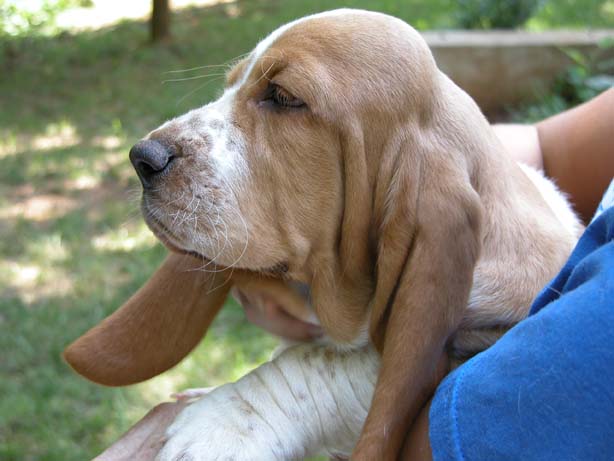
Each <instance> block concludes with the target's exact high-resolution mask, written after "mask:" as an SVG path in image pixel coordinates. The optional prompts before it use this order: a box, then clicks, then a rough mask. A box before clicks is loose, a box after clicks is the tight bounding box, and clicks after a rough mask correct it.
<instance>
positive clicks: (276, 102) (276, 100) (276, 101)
mask: <svg viewBox="0 0 614 461" xmlns="http://www.w3.org/2000/svg"><path fill="white" fill-rule="evenodd" d="M261 103H264V104H268V105H273V106H275V107H278V108H282V109H302V108H306V107H307V104H306V103H305V101H303V100H302V99H301V98H299V97H297V96H295V95H294V94H293V93H292V92H290V91H288V90H287V89H286V88H285V87H283V86H282V85H280V84H279V83H277V82H275V80H271V81H270V82H269V84H268V85H267V88H266V90H265V91H264V95H263V96H262V99H261Z"/></svg>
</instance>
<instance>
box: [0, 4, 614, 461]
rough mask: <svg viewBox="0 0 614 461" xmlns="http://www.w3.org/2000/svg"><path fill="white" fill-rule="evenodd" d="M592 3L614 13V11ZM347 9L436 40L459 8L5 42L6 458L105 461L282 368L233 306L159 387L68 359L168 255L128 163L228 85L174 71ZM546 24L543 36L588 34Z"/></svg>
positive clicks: (308, 8) (131, 25) (272, 11)
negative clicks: (215, 389) (175, 402)
mask: <svg viewBox="0 0 614 461" xmlns="http://www.w3.org/2000/svg"><path fill="white" fill-rule="evenodd" d="M550 3H552V4H554V3H553V2H550ZM571 3H572V2H571V1H568V2H566V3H565V5H567V4H569V5H571ZM588 3H591V4H593V6H595V7H597V6H598V7H599V8H603V5H606V6H607V5H610V7H609V8H610V10H608V11H612V8H611V6H612V3H613V2H612V1H609V2H603V1H601V2H590V1H589V2H588ZM597 3H599V5H597ZM341 4H343V5H345V6H352V7H361V8H370V9H377V10H381V11H385V12H389V13H392V14H395V15H397V16H400V17H402V18H404V19H406V20H409V21H410V22H411V23H412V24H414V25H416V26H417V27H418V28H421V29H426V28H432V27H444V28H445V27H450V26H451V25H452V24H453V14H454V4H455V2H453V1H452V0H412V1H393V0H382V1H375V0H352V1H347V2H331V1H324V0H312V1H308V0H300V1H298V0H297V1H284V2H282V1H281V0H277V1H257V0H253V1H241V2H238V3H233V4H228V5H219V6H215V7H208V8H198V9H196V8H195V9H188V10H184V11H182V12H180V13H178V14H176V15H175V17H174V24H173V34H174V37H173V41H172V43H171V44H169V45H165V46H156V47H152V46H149V45H148V44H147V35H148V31H147V25H146V24H144V23H142V22H139V21H129V22H123V23H120V24H119V25H117V26H113V27H108V28H104V29H101V30H97V31H90V32H83V33H79V34H70V33H61V34H59V35H56V36H53V37H40V36H39V37H37V36H30V37H22V38H18V39H12V40H10V41H8V40H5V41H4V42H0V107H1V108H2V110H0V161H1V167H0V254H1V256H2V264H1V265H0V351H2V352H1V355H0V375H1V379H0V459H2V460H3V461H12V460H20V461H28V460H41V459H44V460H45V461H55V460H57V461H71V460H83V459H88V458H91V457H92V456H94V455H95V454H97V453H98V452H99V451H101V450H102V449H103V448H104V447H106V446H107V445H109V444H110V443H111V442H112V441H113V440H114V439H115V438H116V437H117V436H118V435H119V434H121V433H122V432H123V431H125V430H126V429H127V428H128V427H129V426H130V425H131V424H132V423H133V422H134V421H136V420H137V419H138V418H139V417H140V416H142V415H143V414H144V413H145V411H146V410H147V409H148V408H149V407H150V406H151V405H153V404H154V403H157V402H158V401H160V400H163V399H165V398H166V397H167V395H168V394H169V393H170V392H171V391H173V390H176V389H181V388H185V387H202V386H210V385H216V384H220V383H223V382H227V381H229V380H233V379H236V378H238V377H239V376H241V375H242V374H244V373H245V372H246V371H247V370H249V369H251V368H253V367H254V366H256V365H257V364H259V363H261V362H262V361H264V360H266V359H267V358H268V356H269V354H270V351H271V350H272V348H273V346H274V344H275V341H274V340H273V339H272V338H271V337H269V336H267V335H266V334H264V333H262V332H260V331H259V330H258V329H256V328H255V327H252V326H250V325H249V324H247V323H246V322H245V320H244V316H243V313H242V311H241V309H240V308H239V307H238V306H237V305H235V304H234V303H232V302H229V303H228V305H227V306H226V308H225V309H224V310H223V311H222V314H221V315H220V316H219V318H218V319H217V320H216V321H215V323H214V325H213V327H212V329H211V331H210V333H209V335H208V336H207V338H206V339H205V340H204V341H203V342H202V343H201V345H200V346H199V347H198V348H197V350H196V351H195V352H194V353H193V354H192V355H191V356H190V357H189V358H188V359H186V360H185V361H184V362H182V363H181V364H180V365H179V366H178V367H176V368H175V369H173V370H170V371H169V372H167V373H165V374H164V375H162V376H160V377H157V378H155V379H153V380H151V381H149V382H147V383H143V384H139V385H136V386H131V387H128V388H123V389H110V388H103V387H100V386H96V385H93V384H91V383H88V382H86V381H85V380H83V379H81V378H80V377H78V376H77V375H75V374H74V373H73V372H71V370H70V369H69V368H68V367H67V365H66V364H64V363H63V362H62V360H61V358H60V354H61V351H62V350H63V348H64V347H65V346H66V345H67V344H68V343H69V342H70V341H72V340H73V339H74V338H76V337H77V336H79V335H80V334H81V333H83V332H84V331H85V330H86V329H88V328H89V327H91V326H92V325H94V324H96V323H97V322H98V321H100V320H101V319H102V318H103V317H105V316H106V315H108V314H109V313H110V312H112V311H113V310H114V309H115V308H116V307H118V306H119V305H120V304H121V303H122V302H123V301H124V300H125V299H126V298H127V297H128V296H130V295H131V294H132V293H133V292H134V291H135V290H136V289H137V288H138V287H139V286H140V285H141V284H142V283H143V282H144V281H145V280H146V279H147V278H148V276H149V275H150V273H151V272H152V271H153V270H154V269H155V267H156V266H157V264H158V263H159V262H160V261H161V260H162V258H163V257H164V254H165V250H164V249H163V248H162V247H161V246H160V245H159V244H158V243H156V241H155V239H154V238H153V237H152V236H151V234H150V233H149V232H148V230H147V229H146V228H145V226H144V224H143V223H142V220H141V218H140V216H139V214H138V205H137V202H138V200H137V196H138V189H139V187H138V184H137V181H136V178H135V175H134V174H133V173H132V169H131V167H130V166H129V164H128V160H127V151H128V149H129V148H130V146H131V145H132V144H133V143H134V142H135V141H136V140H138V139H139V138H140V137H141V136H143V135H144V134H145V133H146V132H147V131H149V130H150V129H152V128H154V127H156V126H157V125H158V124H160V123H161V122H163V121H164V120H166V119H168V118H170V117H173V116H175V115H178V114H180V113H183V112H185V111H186V110H187V109H189V108H193V107H196V106H198V105H201V104H203V103H205V102H207V101H208V100H210V99H211V98H212V97H214V96H215V95H216V94H217V92H218V91H219V89H220V86H221V76H212V77H210V78H203V79H202V80H196V81H188V82H183V83H167V84H162V83H161V81H162V80H164V79H165V78H167V76H166V75H165V74H164V73H163V72H165V71H169V70H174V69H185V68H190V67H196V66H202V65H208V64H219V63H224V62H228V61H229V60H231V59H232V58H233V57H235V56H238V55H241V54H242V53H245V52H247V51H249V50H250V49H251V48H252V47H253V45H254V44H255V43H256V42H257V40H258V39H259V38H262V37H263V36H265V35H266V34H267V33H268V32H269V31H271V30H272V29H274V28H275V27H277V26H278V25H280V24H281V23H284V22H286V21H288V20H290V19H292V18H295V17H298V16H302V15H304V14H307V13H310V12H315V11H320V10H324V9H330V8H332V7H333V6H339V5H341ZM558 4H559V2H557V5H558ZM569 5H568V6H569ZM569 7H570V8H571V6H569ZM581 11H582V14H584V15H585V17H589V16H590V18H592V19H591V21H592V22H591V24H592V25H599V26H603V25H607V24H610V25H611V24H612V14H610V15H609V16H608V15H607V14H604V13H599V14H596V13H595V11H596V10H595V8H593V9H592V10H590V11H589V9H586V8H584V9H581ZM591 11H592V13H591ZM599 11H601V10H599ZM540 14H541V16H540ZM540 14H538V15H537V16H536V18H537V19H536V18H534V19H532V20H531V21H533V25H532V26H531V23H530V24H529V25H530V26H531V27H535V28H540V27H547V26H550V25H580V24H581V23H577V24H576V23H574V22H573V21H570V20H569V17H570V13H569V12H568V13H567V14H568V16H566V17H560V14H559V10H557V9H553V8H550V9H546V10H544V12H541V13H540ZM591 14H592V16H591ZM586 15H589V16H586ZM584 20H585V19H582V21H584ZM608 21H609V22H608ZM188 75H191V76H195V75H198V74H188Z"/></svg>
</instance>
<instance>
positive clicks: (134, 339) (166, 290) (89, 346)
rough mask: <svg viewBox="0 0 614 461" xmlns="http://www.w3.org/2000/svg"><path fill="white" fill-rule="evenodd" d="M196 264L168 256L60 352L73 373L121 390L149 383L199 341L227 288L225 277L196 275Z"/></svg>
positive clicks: (222, 273) (217, 273)
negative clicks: (142, 282) (115, 307)
mask: <svg viewBox="0 0 614 461" xmlns="http://www.w3.org/2000/svg"><path fill="white" fill-rule="evenodd" d="M200 265H201V263H200V261H198V260H197V259H195V258H193V257H191V256H184V255H178V254H170V255H169V256H168V257H167V258H166V260H165V261H164V262H163V264H162V265H161V266H160V268H159V269H158V270H157V271H156V272H155V273H154V275H153V276H152V277H151V278H150V279H149V280H148V282H147V283H146V284H145V285H144V286H143V287H142V288H141V289H140V290H139V291H138V292H137V293H136V294H134V295H133V296H132V297H131V298H130V299H129V300H128V301H127V302H126V303H125V304H124V305H123V306H122V307H120V308H119V309H118V310H117V311H115V312H114V313H113V314H111V315H110V316H109V317H107V318H106V319H104V320H103V321H102V322H101V323H99V324H98V325H96V326H95V327H94V328H92V329H91V330H89V331H88V332H87V333H85V334H84V335H83V336H81V337H80V338H78V339H77V340H76V341H75V342H73V343H72V344H71V345H70V346H68V347H67V348H66V349H65V351H64V358H65V359H66V361H67V362H68V363H69V364H70V366H71V367H73V368H74V369H75V371H77V373H79V374H81V375H83V376H85V377H86V378H87V379H90V380H92V381H94V382H97V383H99V384H104V385H107V386H124V385H127V384H134V383H138V382H141V381H144V380H146V379H149V378H152V377H154V376H156V375H158V374H160V373H162V372H163V371H166V370H168V369H169V368H171V367H172V366H174V365H176V364H177V363H178V362H179V361H180V360H181V359H183V358H184V357H185V356H186V355H187V354H188V353H189V352H190V351H191V350H192V349H193V348H194V347H195V346H196V344H198V342H199V341H200V340H201V338H202V337H203V335H204V334H205V332H206V331H207V328H208V327H209V325H210V324H211V322H212V320H213V318H214V317H215V315H216V314H217V313H218V311H219V310H220V308H221V307H222V305H223V304H224V301H225V299H226V297H227V294H228V290H229V289H230V285H231V284H230V282H229V275H228V273H226V272H215V273H213V272H207V273H205V272H202V271H199V270H197V268H198V267H199V266H200Z"/></svg>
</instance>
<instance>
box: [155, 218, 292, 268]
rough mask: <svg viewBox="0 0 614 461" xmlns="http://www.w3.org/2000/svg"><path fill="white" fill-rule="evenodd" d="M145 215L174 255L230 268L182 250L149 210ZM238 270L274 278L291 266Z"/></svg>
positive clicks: (159, 238)
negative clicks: (190, 257) (181, 255)
mask: <svg viewBox="0 0 614 461" xmlns="http://www.w3.org/2000/svg"><path fill="white" fill-rule="evenodd" d="M144 215H145V216H146V219H145V220H146V221H147V224H148V225H149V228H150V229H151V231H152V232H153V233H154V235H155V236H156V237H157V238H158V240H160V242H162V244H163V245H164V246H165V247H166V248H168V249H169V250H170V251H172V252H173V253H178V254H183V255H186V256H192V257H194V258H197V259H199V260H201V261H202V262H203V263H205V264H206V265H208V264H214V265H215V266H216V267H217V268H218V269H219V270H225V269H228V267H226V266H222V265H220V264H217V263H216V262H215V261H213V260H212V259H210V258H208V257H206V256H205V255H203V254H201V253H198V252H197V251H194V250H187V249H185V248H182V247H181V246H180V245H178V244H177V243H176V242H173V241H172V240H171V238H172V236H173V234H172V233H171V231H170V230H169V229H168V228H167V227H166V226H165V225H164V224H163V223H162V222H160V221H159V220H158V219H156V218H155V217H154V216H153V215H151V214H150V213H148V212H147V210H144ZM175 240H176V239H175ZM237 268H238V269H242V270H246V271H250V272H256V273H260V274H264V275H272V276H284V275H285V274H286V273H287V272H288V271H289V265H288V263H287V262H284V261H280V262H278V263H275V264H273V265H272V266H269V267H265V268H257V269H253V268H247V267H237Z"/></svg>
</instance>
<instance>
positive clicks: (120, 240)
mask: <svg viewBox="0 0 614 461" xmlns="http://www.w3.org/2000/svg"><path fill="white" fill-rule="evenodd" d="M156 244H157V240H156V239H155V237H154V236H153V234H152V233H151V231H150V230H149V228H147V226H146V225H145V224H144V223H143V222H139V223H138V225H137V226H130V227H128V226H123V227H120V228H116V229H112V230H110V231H109V232H106V233H105V234H102V235H98V236H96V237H94V238H93V239H92V245H93V247H94V248H95V249H96V250H98V251H132V250H135V249H139V248H151V247H153V246H154V245H156Z"/></svg>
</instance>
